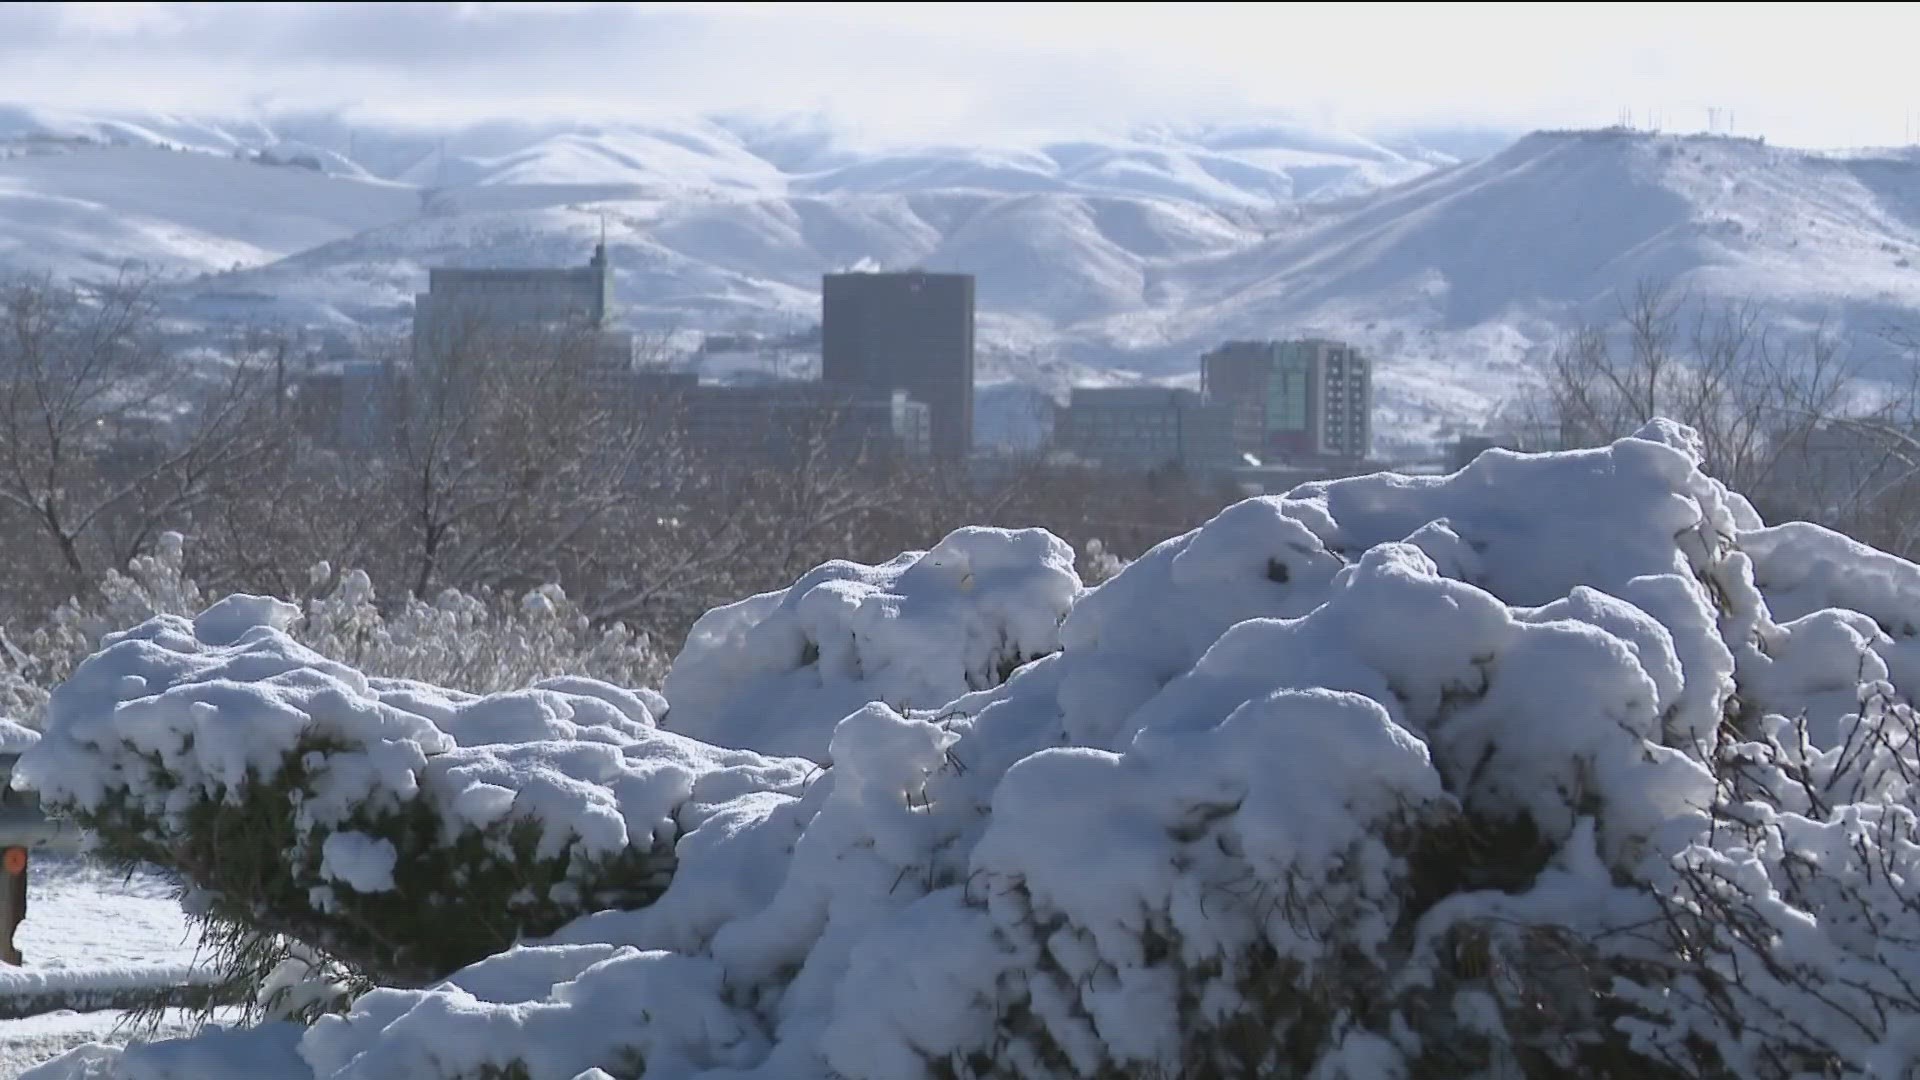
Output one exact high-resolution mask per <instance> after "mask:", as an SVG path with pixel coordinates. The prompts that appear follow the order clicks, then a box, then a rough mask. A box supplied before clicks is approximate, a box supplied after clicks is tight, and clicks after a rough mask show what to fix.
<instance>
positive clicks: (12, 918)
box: [0, 847, 27, 967]
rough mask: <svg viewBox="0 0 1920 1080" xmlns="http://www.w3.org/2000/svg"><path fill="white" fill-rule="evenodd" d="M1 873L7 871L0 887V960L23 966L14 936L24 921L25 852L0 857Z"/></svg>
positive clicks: (19, 850) (18, 850)
mask: <svg viewBox="0 0 1920 1080" xmlns="http://www.w3.org/2000/svg"><path fill="white" fill-rule="evenodd" d="M0 870H5V871H6V874H5V879H6V880H5V881H4V883H0V960H4V961H5V962H7V963H9V964H13V965H14V966H16V967H17V966H19V965H20V964H22V963H24V962H25V959H24V958H23V957H22V956H21V955H20V950H19V948H18V947H17V946H15V945H14V943H13V932H14V931H15V930H17V929H19V928H20V923H21V921H22V920H24V919H25V918H26V917H27V849H26V848H23V847H10V848H8V849H7V850H6V853H5V854H0Z"/></svg>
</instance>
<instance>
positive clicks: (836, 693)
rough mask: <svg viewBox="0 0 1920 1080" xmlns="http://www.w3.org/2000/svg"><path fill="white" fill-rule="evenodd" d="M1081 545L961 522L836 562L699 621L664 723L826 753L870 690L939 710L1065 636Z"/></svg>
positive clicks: (792, 750)
mask: <svg viewBox="0 0 1920 1080" xmlns="http://www.w3.org/2000/svg"><path fill="white" fill-rule="evenodd" d="M1073 564H1074V553H1073V549H1072V548H1071V547H1070V546H1069V545H1068V544H1067V543H1066V542H1065V541H1062V540H1061V539H1059V538H1058V537H1055V536H1053V535H1052V534H1050V533H1047V532H1044V531H1042V530H1039V529H1024V530H1019V531H1011V530H1007V529H987V528H968V529H961V530H959V531H957V532H955V533H953V534H952V535H950V536H948V537H947V538H946V539H944V540H942V541H941V542H940V543H939V544H937V545H935V546H934V548H933V549H932V550H930V551H926V552H908V553H906V554H903V555H901V556H900V557H898V558H896V559H894V560H893V561H892V562H889V563H886V564H885V565H882V566H863V565H861V564H859V563H852V562H830V563H827V564H826V565H824V566H821V567H819V568H818V569H816V570H814V571H813V572H811V573H809V574H807V575H806V576H805V577H803V578H801V579H800V580H799V581H798V582H796V583H794V585H793V586H792V587H790V588H787V589H784V590H781V591H779V592H772V593H765V594H762V595H760V596H755V597H752V598H750V599H746V600H742V601H740V602H738V603H735V604H730V605H728V606H726V607H722V608H716V609H714V610H713V611H710V612H708V613H707V614H706V615H704V616H702V617H701V618H700V619H699V621H697V622H695V623H694V625H693V628H692V630H690V631H689V632H688V634H687V644H686V646H685V648H684V649H682V650H681V653H680V655H679V657H678V658H676V659H675V661H674V664H673V669H672V671H671V673H670V674H669V675H668V676H667V680H666V687H665V690H666V696H667V701H668V703H669V709H670V711H669V712H668V715H667V721H666V722H667V725H668V726H669V727H670V728H672V729H673V730H674V731H677V732H680V733H682V734H684V735H687V736H690V737H692V738H696V739H703V740H706V741H708V742H713V743H718V744H720V745H722V746H741V747H752V748H754V749H756V750H759V751H761V752H762V753H772V754H793V755H799V756H803V757H808V758H812V759H813V760H815V761H820V762H823V763H824V762H826V761H828V760H830V757H829V755H828V753H827V750H828V744H829V741H830V740H831V739H832V737H833V729H834V725H835V724H836V723H838V722H839V720H840V719H841V718H842V717H844V716H846V715H848V714H849V713H851V712H853V711H854V710H856V709H858V708H860V706H862V705H865V704H866V703H868V702H871V701H884V702H887V703H888V704H890V705H893V706H894V707H896V708H903V709H905V708H918V709H931V708H937V707H939V706H941V705H944V704H946V703H947V702H949V701H952V700H954V699H955V698H958V697H960V696H961V695H963V694H966V693H969V692H971V691H975V690H984V689H988V688H990V687H993V686H997V685H999V684H1000V683H1002V682H1004V681H1005V680H1006V678H1007V676H1008V675H1009V674H1011V673H1012V671H1013V669H1014V668H1016V667H1018V666H1019V665H1021V664H1024V663H1027V662H1028V661H1031V660H1034V659H1037V658H1039V657H1041V656H1044V655H1046V654H1048V653H1051V652H1054V651H1055V650H1057V649H1058V648H1059V647H1060V637H1059V634H1060V620H1061V619H1062V618H1063V617H1064V616H1065V615H1066V613H1067V611H1068V610H1069V609H1071V608H1072V606H1073V603H1074V601H1075V600H1076V599H1077V598H1078V597H1079V596H1080V594H1081V592H1082V587H1081V584H1080V578H1079V576H1078V575H1077V574H1076V573H1075V572H1074V569H1073Z"/></svg>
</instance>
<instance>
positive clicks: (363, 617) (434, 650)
mask: <svg viewBox="0 0 1920 1080" xmlns="http://www.w3.org/2000/svg"><path fill="white" fill-rule="evenodd" d="M185 544H186V542H185V540H184V539H183V538H182V537H181V536H180V534H178V533H167V534H165V535H163V536H162V537H161V538H160V542H159V544H158V545H157V546H156V548H155V550H154V552H153V553H152V554H151V555H144V556H140V557H138V558H136V559H134V560H133V562H132V564H131V565H130V566H129V567H128V568H127V571H126V572H125V573H121V572H119V571H109V572H108V573H107V576H106V577H105V579H103V580H102V581H101V583H100V585H99V587H98V588H97V590H96V591H95V592H94V593H92V594H90V595H88V596H86V597H76V598H74V599H71V600H69V601H67V602H66V603H65V604H62V605H61V606H60V607H59V608H57V609H56V610H55V611H54V612H53V613H52V615H51V616H49V617H48V619H47V622H46V624H45V625H44V626H41V627H39V628H36V629H35V630H34V631H33V632H32V633H30V634H27V635H24V636H23V637H21V638H20V639H19V640H17V641H16V640H9V639H7V638H6V637H5V635H4V634H0V647H4V649H5V653H6V655H5V657H4V658H0V659H3V660H4V663H3V664H0V715H6V716H13V717H18V718H21V719H24V720H26V721H28V722H29V723H30V724H32V725H33V726H35V727H38V726H39V724H40V722H41V716H42V713H43V711H44V709H45V707H46V702H47V695H48V692H49V691H50V690H51V688H52V687H54V686H57V685H59V684H60V683H61V682H62V681H64V680H65V679H66V678H67V677H68V676H69V675H71V674H72V673H73V669H74V667H75V666H76V665H77V664H79V663H80V662H81V661H82V660H84V659H86V658H87V657H88V656H90V655H92V654H93V652H94V651H95V650H97V649H98V648H99V647H100V643H101V639H102V638H103V637H105V636H106V635H107V634H109V633H112V632H114V631H118V630H124V629H126V628H128V627H130V626H135V625H138V624H139V623H141V622H144V621H145V620H147V619H149V618H151V617H153V616H155V615H179V616H187V617H191V616H193V615H195V614H197V613H198V612H199V611H200V610H201V609H203V608H204V607H206V605H207V600H206V598H205V596H204V594H203V593H202V592H201V590H200V588H199V586H198V585H196V584H195V583H194V581H193V580H192V578H190V577H188V576H187V572H186V552H185ZM311 580H312V584H313V587H314V589H315V590H316V591H315V592H314V594H313V595H312V596H311V597H308V598H306V599H304V600H301V601H299V603H298V605H297V606H299V607H300V608H301V611H300V614H299V616H298V617H296V618H295V619H294V620H293V621H292V623H291V624H289V625H288V626H287V628H286V629H287V631H288V632H289V633H290V634H292V636H293V637H295V638H296V639H298V640H299V641H300V642H301V643H302V644H305V645H307V646H308V647H309V648H312V649H313V650H315V651H316V652H319V653H320V654H321V655H323V656H326V657H329V658H331V659H334V660H338V661H341V662H343V663H346V664H348V665H350V666H352V667H354V668H357V669H359V670H361V671H363V672H365V673H367V674H369V675H374V676H381V677H386V678H395V679H414V680H418V681H421V682H428V683H433V684H434V685H437V686H446V687H454V688H457V689H460V690H465V691H467V692H470V693H490V692H493V691H497V690H511V689H515V688H518V687H523V686H528V685H531V684H532V683H534V682H537V681H539V680H540V679H545V678H553V677H556V676H561V675H579V676H586V677H588V678H594V679H599V680H602V681H605V682H611V683H614V684H615V685H619V686H655V685H658V684H659V682H660V679H661V677H662V676H663V675H664V674H665V672H666V662H665V658H664V657H663V656H662V655H661V653H660V651H659V650H658V649H656V648H654V646H653V643H652V642H651V641H650V640H648V638H647V636H646V635H644V634H638V633H635V632H634V631H632V630H631V629H629V628H627V627H626V626H624V625H621V624H617V623H616V624H613V625H609V626H595V625H593V624H592V623H591V622H590V621H589V620H588V619H587V617H586V614H585V613H584V612H583V611H582V610H581V609H580V607H579V605H578V604H575V603H574V602H573V601H572V600H570V599H569V598H568V597H567V595H566V593H565V592H564V591H563V590H562V589H561V588H560V587H559V586H558V585H546V586H543V587H541V588H539V589H535V590H533V591H532V592H529V593H528V594H526V595H525V596H524V597H522V598H520V600H519V601H518V602H513V601H512V600H510V599H509V598H506V597H495V596H490V595H483V596H472V595H469V594H466V593H462V592H459V591H458V590H454V589H448V590H445V591H444V592H442V593H441V594H440V595H439V596H438V597H436V598H434V599H433V600H432V601H431V602H429V601H425V600H420V599H417V598H412V597H409V598H406V599H405V600H403V601H402V602H401V603H400V604H399V605H398V606H397V607H394V608H393V609H391V610H389V611H385V612H383V611H382V610H381V609H380V607H379V606H377V605H376V603H375V599H376V598H375V596H374V594H373V585H372V582H371V580H370V579H369V578H368V577H367V575H366V574H365V573H364V572H362V571H359V570H346V571H342V572H339V573H337V574H336V573H335V571H334V570H333V568H332V567H330V566H329V565H327V564H326V563H321V564H319V565H317V566H315V567H314V568H313V570H312V572H311ZM329 585H330V586H331V587H329ZM283 599H289V598H283ZM296 599H297V598H296Z"/></svg>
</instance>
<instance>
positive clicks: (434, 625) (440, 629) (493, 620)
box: [289, 563, 666, 694]
mask: <svg viewBox="0 0 1920 1080" xmlns="http://www.w3.org/2000/svg"><path fill="white" fill-rule="evenodd" d="M330 574H331V568H330V567H328V566H327V565H326V564H325V563H322V564H320V565H319V566H316V567H314V570H313V577H314V580H315V581H316V582H321V581H325V580H326V579H327V577H328V576H329V575H330ZM374 601H375V597H374V594H373V582H372V581H371V579H369V578H368V577H367V575H366V574H365V573H363V572H361V571H359V570H349V571H346V572H344V573H342V574H340V575H339V577H338V580H337V581H336V582H335V584H334V587H333V588H332V589H331V590H330V591H328V592H326V593H323V594H320V595H317V596H315V597H314V598H313V599H311V600H308V601H307V602H306V604H305V608H304V611H303V612H302V614H301V617H300V618H299V619H298V620H297V621H296V622H295V623H294V624H293V626H291V627H290V628H289V632H290V633H291V634H292V635H293V636H294V637H295V638H296V639H298V640H299V641H300V642H301V643H302V644H304V645H306V646H308V647H309V648H311V649H313V650H314V651H315V652H318V653H320V654H321V655H323V656H327V657H330V658H332V659H335V660H339V661H342V662H344V663H346V664H349V665H351V666H353V667H356V668H359V669H361V670H363V671H366V672H368V673H369V674H376V675H381V676H385V677H387V678H395V679H413V680H416V681H419V682H427V683H432V684H434V685H436V686H449V687H457V688H459V689H461V690H465V691H467V692H469V693H476V694H485V693H492V692H494V691H499V690H512V689H516V688H518V687H522V686H528V685H531V684H532V683H534V682H537V681H539V680H541V679H548V678H556V677H559V676H563V675H572V676H583V677H586V678H591V679H598V680H600V681H602V682H609V683H613V684H614V685H616V686H656V685H658V684H659V682H660V680H661V678H662V677H663V676H664V675H665V674H666V658H665V657H664V656H662V655H661V654H660V652H659V650H657V649H655V648H654V647H653V643H652V642H651V641H650V640H649V639H648V638H647V636H646V635H645V634H641V633H636V632H635V631H633V630H632V629H630V628H628V627H627V626H625V625H624V624H621V623H613V624H611V625H607V626H595V625H594V624H593V623H592V622H591V621H590V620H589V619H588V618H587V615H586V613H585V612H584V611H582V610H581V609H580V606H579V605H578V604H576V603H574V602H573V601H572V600H571V599H570V598H569V597H568V596H567V594H566V592H565V591H564V590H562V589H561V588H560V586H558V585H543V586H541V587H540V588H538V589H535V590H533V591H532V592H529V593H527V594H526V595H525V596H523V597H521V598H520V599H519V601H518V602H513V601H511V600H510V599H509V598H507V597H496V596H491V595H482V596H473V595H469V594H467V593H463V592H460V591H459V590H457V589H447V590H444V591H443V592H441V593H440V595H439V596H438V597H436V598H434V600H433V601H432V602H427V601H424V600H420V599H417V598H413V597H409V598H407V599H406V600H404V601H403V602H402V603H401V604H400V605H399V607H397V608H396V609H394V610H393V611H390V612H386V613H382V612H381V610H380V608H379V607H378V606H377V605H376V604H375V602H374Z"/></svg>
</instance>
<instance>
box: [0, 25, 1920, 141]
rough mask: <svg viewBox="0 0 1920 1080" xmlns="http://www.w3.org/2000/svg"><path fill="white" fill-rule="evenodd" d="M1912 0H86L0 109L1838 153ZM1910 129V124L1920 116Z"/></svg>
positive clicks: (15, 53)
mask: <svg viewBox="0 0 1920 1080" xmlns="http://www.w3.org/2000/svg"><path fill="white" fill-rule="evenodd" d="M1916 31H1920V14H1916V12H1915V10H1914V9H1912V8H1909V7H1904V6H1894V5H1887V6H1879V5H1844V4H1824V5H1811V4H1809V5H1799V4H1785V5H1773V6H1759V5H1749V6H1744V7H1732V6H1728V5H1718V4H1703V5H1692V4H1649V5H1638V4H1604V5H1602V4H1557V5H1530V6H1520V5H1506V4H1485V5H1482V4H1455V5H1438V4H1410V5H1396V4H1366V5H1344V4H1285V5H1278V4H1276V5H1237V4H1210V5H1209V4H1185V5H1170V4H1139V5H1107V4H1028V5H1017V6H1016V5H973V4H910V5H908V4H902V5H866V4H847V5H842V4H752V3H745V4H638V5H600V4H391V5H388V4H371V5H368V4H256V5H224V4H102V5H95V4H79V5H51V4H42V5H7V6H5V7H0V98H4V99H6V100H10V101H16V102H20V101H24V102H31V103H52V104H73V105H86V106H96V107H97V106H119V107H132V106H137V107H149V108H163V109H174V110H181V111H204V110H231V109H237V108H245V107H249V106H254V105H257V104H258V103H259V102H261V101H273V102H281V103H287V104H330V105H351V106H353V107H354V108H355V109H356V110H357V111H360V112H362V113H364V114H368V115H371V116H379V117H384V118H389V119H415V120H423V121H444V120H449V119H471V118H475V117H479V116H514V117H525V118H529V119H535V118H551V117H554V116H563V117H588V118H603V119H605V118H616V117H621V116H632V115H635V114H643V113H644V114H651V113H687V112H698V111H710V110H716V109H735V108H761V109H774V110H781V111H786V110H799V111H819V112H824V113H828V114H832V115H834V116H836V117H837V118H839V119H841V120H843V121H846V122H851V123H854V124H856V125H858V126H859V127H861V128H862V129H865V130H867V131H869V132H871V133H873V134H876V135H880V136H890V137H902V138H916V139H921V138H924V139H942V138H964V137H966V136H968V135H969V134H972V133H977V132H981V131H989V130H990V131H995V132H998V133H1004V132H1006V131H1008V130H1018V129H1046V130H1062V129H1072V128H1076V127H1082V126H1085V125H1088V124H1099V123H1120V122H1133V121H1140V120H1163V119H1173V118H1181V117H1191V116H1195V115H1201V114H1204V115H1220V114H1225V113H1231V112H1234V111H1237V110H1252V109H1288V110H1292V111H1295V112H1298V113H1302V114H1305V115H1308V116H1312V117H1315V118H1319V119H1325V120H1332V121H1337V122H1343V123H1346V124H1349V125H1351V126H1354V127H1360V128H1379V127H1406V126H1413V125H1425V124H1436V123H1448V124H1482V125H1497V126H1503V127H1530V126H1543V125H1558V124H1579V125H1593V124H1603V123H1610V122H1612V121H1613V120H1614V119H1615V118H1616V117H1617V116H1618V115H1619V113H1620V110H1621V109H1622V108H1624V107H1631V108H1633V109H1634V110H1635V113H1636V115H1637V116H1643V117H1644V116H1646V115H1648V114H1649V113H1651V112H1653V111H1655V110H1658V111H1659V112H1660V113H1661V114H1662V115H1663V116H1664V117H1665V119H1666V122H1667V125H1668V126H1671V127H1681V128H1688V129H1693V128H1698V127H1700V126H1701V125H1702V124H1703V123H1704V121H1705V116H1706V112H1705V107H1706V106H1709V105H1718V106H1723V107H1728V108H1731V109H1732V110H1734V113H1735V117H1736V120H1737V122H1738V124H1739V127H1740V128H1741V130H1743V131H1748V132H1756V133H1764V134H1768V135H1769V136H1771V137H1773V138H1775V139H1777V140H1779V141H1784V142H1793V143H1801V144H1814V145H1830V144H1851V143H1863V142H1878V143H1888V142H1894V141H1898V140H1899V139H1901V138H1902V137H1903V135H1904V133H1905V131H1906V126H1907V118H1908V116H1909V115H1914V116H1916V117H1920V90H1916V89H1914V88H1913V83H1912V80H1911V78H1910V76H1909V75H1908V74H1907V72H1908V71H1909V69H1910V60H1909V57H1908V56H1907V53H1908V52H1909V51H1910V49H1911V42H1912V41H1913V40H1914V39H1915V36H1916ZM1916 123H1920V120H1917V121H1916Z"/></svg>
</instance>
